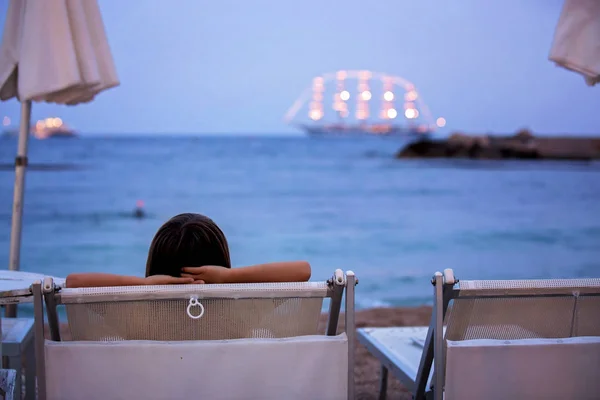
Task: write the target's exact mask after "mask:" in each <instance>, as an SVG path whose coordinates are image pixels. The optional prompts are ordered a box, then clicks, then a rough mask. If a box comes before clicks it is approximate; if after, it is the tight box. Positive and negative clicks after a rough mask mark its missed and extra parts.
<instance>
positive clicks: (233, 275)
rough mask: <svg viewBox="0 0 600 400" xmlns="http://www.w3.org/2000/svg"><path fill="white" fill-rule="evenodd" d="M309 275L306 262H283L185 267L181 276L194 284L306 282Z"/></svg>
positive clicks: (308, 266)
mask: <svg viewBox="0 0 600 400" xmlns="http://www.w3.org/2000/svg"><path fill="white" fill-rule="evenodd" d="M310 273H311V271H310V264H309V263H308V262H306V261H283V262H273V263H268V264H258V265H251V266H249V267H240V268H223V267H217V266H214V265H206V266H203V267H186V268H183V270H182V274H181V276H182V277H186V278H193V279H194V282H195V283H263V282H306V281H307V280H309V279H310Z"/></svg>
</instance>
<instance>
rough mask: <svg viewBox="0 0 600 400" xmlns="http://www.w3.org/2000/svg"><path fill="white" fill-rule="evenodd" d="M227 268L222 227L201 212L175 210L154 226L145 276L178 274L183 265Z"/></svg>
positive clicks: (228, 264)
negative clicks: (168, 217)
mask: <svg viewBox="0 0 600 400" xmlns="http://www.w3.org/2000/svg"><path fill="white" fill-rule="evenodd" d="M203 265H218V266H221V267H225V268H231V260H230V257H229V247H228V246H227V239H225V235H224V234H223V231H221V229H220V228H219V227H218V226H217V224H215V223H214V222H213V220H212V219H210V218H208V217H205V216H204V215H201V214H192V213H186V214H179V215H176V216H174V217H173V218H171V219H170V220H168V221H167V222H165V223H164V225H163V226H161V227H160V228H159V229H158V232H156V235H154V239H152V243H151V244H150V250H149V251H148V260H147V262H146V276H151V275H170V276H176V277H177V276H181V269H182V268H183V267H201V266H203Z"/></svg>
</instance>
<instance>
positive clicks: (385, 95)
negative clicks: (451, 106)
mask: <svg viewBox="0 0 600 400" xmlns="http://www.w3.org/2000/svg"><path fill="white" fill-rule="evenodd" d="M352 82H356V91H355V92H354V94H351V90H350V89H351V86H352ZM328 83H333V84H332V85H328V86H332V87H333V88H332V89H333V93H331V90H332V89H329V88H326V84H328ZM327 89H328V90H329V92H328V90H327ZM329 96H331V98H332V100H333V104H332V106H333V107H332V108H333V112H334V114H335V117H334V118H333V119H334V121H328V122H326V118H325V111H324V105H323V103H324V99H325V98H326V97H329ZM354 99H355V100H354ZM378 99H379V100H378ZM374 102H377V104H376V105H373V103H374ZM305 104H308V113H307V114H308V118H309V121H306V122H305V121H298V118H297V117H296V116H297V114H298V112H299V111H300V110H301V109H302V108H303V107H304V106H305ZM400 107H402V108H400ZM351 108H352V109H351ZM374 108H375V115H374V116H373V115H371V110H372V109H374ZM399 109H400V110H402V112H400V111H399ZM285 120H286V122H288V123H289V124H291V125H294V126H297V127H298V128H300V129H302V130H303V131H304V132H306V133H308V134H309V135H311V136H346V137H354V136H402V137H411V138H425V137H428V136H429V135H430V134H432V133H433V132H435V130H436V129H437V128H441V127H443V126H445V125H446V120H445V119H444V118H441V117H440V118H437V120H435V121H434V120H433V118H432V116H431V113H430V112H429V108H428V107H427V105H426V104H425V103H424V102H423V100H422V97H421V95H420V94H419V93H418V92H417V90H416V88H415V86H414V85H413V84H412V83H410V82H409V81H407V80H405V79H403V78H400V77H397V76H390V75H386V74H381V73H376V72H371V71H337V72H334V73H328V74H324V75H322V76H318V77H315V78H314V79H313V83H312V87H310V88H307V89H306V90H305V91H304V92H303V94H302V95H301V96H300V97H299V98H298V99H297V100H296V102H295V103H294V104H293V105H292V107H291V108H290V109H289V110H288V112H287V114H286V116H285Z"/></svg>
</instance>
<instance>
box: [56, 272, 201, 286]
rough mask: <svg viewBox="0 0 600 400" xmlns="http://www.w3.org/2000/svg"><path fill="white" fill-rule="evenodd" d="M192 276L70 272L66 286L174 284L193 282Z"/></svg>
mask: <svg viewBox="0 0 600 400" xmlns="http://www.w3.org/2000/svg"><path fill="white" fill-rule="evenodd" d="M193 282H194V280H193V279H190V278H175V277H173V276H168V275H154V276H149V277H147V278H140V277H138V276H124V275H115V274H103V273H96V272H82V273H77V274H69V275H68V276H67V281H66V286H67V287H68V288H80V287H106V286H137V285H172V284H183V283H193Z"/></svg>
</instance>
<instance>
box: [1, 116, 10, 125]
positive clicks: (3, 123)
mask: <svg viewBox="0 0 600 400" xmlns="http://www.w3.org/2000/svg"><path fill="white" fill-rule="evenodd" d="M2 125H4V126H9V125H10V118H8V117H4V118H2Z"/></svg>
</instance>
